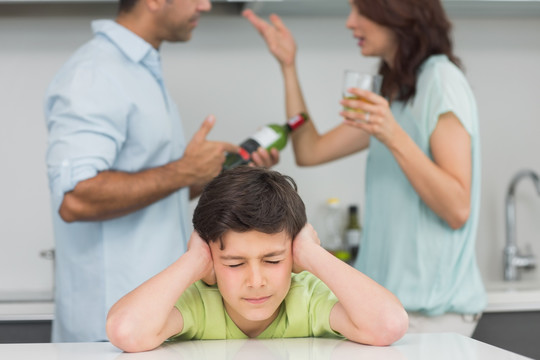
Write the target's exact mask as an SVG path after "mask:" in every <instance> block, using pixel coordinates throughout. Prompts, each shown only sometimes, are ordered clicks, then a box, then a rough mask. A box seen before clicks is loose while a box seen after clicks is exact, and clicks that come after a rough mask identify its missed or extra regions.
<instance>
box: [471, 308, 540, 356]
mask: <svg viewBox="0 0 540 360" xmlns="http://www.w3.org/2000/svg"><path fill="white" fill-rule="evenodd" d="M538 334H540V311H517V312H493V313H484V314H483V315H482V318H480V321H479V322H478V326H477V327H476V330H475V331H474V334H473V336H472V338H473V339H475V340H479V341H482V342H484V343H487V344H491V345H494V346H497V347H500V348H503V349H506V350H509V351H512V352H515V353H517V354H521V355H524V356H528V357H531V358H533V359H540V343H539V342H538V339H539V337H538Z"/></svg>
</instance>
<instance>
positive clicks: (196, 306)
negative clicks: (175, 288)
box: [171, 284, 204, 340]
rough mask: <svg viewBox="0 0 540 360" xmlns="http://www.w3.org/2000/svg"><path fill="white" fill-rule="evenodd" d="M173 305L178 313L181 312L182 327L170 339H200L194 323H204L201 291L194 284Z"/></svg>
mask: <svg viewBox="0 0 540 360" xmlns="http://www.w3.org/2000/svg"><path fill="white" fill-rule="evenodd" d="M175 307H176V308H177V309H178V311H180V314H182V318H183V320H184V327H183V328H182V331H181V332H180V333H179V334H176V335H175V336H173V337H172V338H171V339H175V340H176V339H179V340H180V339H181V340H191V339H196V338H197V339H200V338H201V334H200V332H198V331H197V326H196V325H197V324H201V323H204V321H203V319H204V305H203V300H202V297H201V293H200V292H199V289H198V288H197V286H196V285H195V284H193V285H191V286H190V287H188V288H187V289H186V291H184V293H183V294H182V296H180V298H179V299H178V301H177V302H176V304H175ZM196 319H198V320H196Z"/></svg>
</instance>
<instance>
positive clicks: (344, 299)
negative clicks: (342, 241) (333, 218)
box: [306, 246, 406, 333]
mask: <svg viewBox="0 0 540 360" xmlns="http://www.w3.org/2000/svg"><path fill="white" fill-rule="evenodd" d="M306 256H309V260H308V265H307V266H306V270H308V271H309V272H311V273H312V274H314V275H315V276H317V277H318V278H319V279H321V280H322V281H323V282H324V283H325V284H326V285H327V286H328V287H329V288H330V290H331V291H332V292H333V293H334V294H335V295H336V297H337V298H338V300H339V303H340V304H341V305H342V306H343V308H344V310H345V312H346V313H347V315H348V318H349V319H350V320H351V321H352V322H353V323H354V325H355V327H357V328H358V329H363V330H365V331H366V332H369V333H381V332H385V331H386V327H385V325H386V324H387V322H386V321H384V319H392V318H394V319H403V318H405V319H406V312H405V310H404V309H403V307H402V305H401V303H400V301H399V300H398V299H397V297H396V296H395V295H393V294H392V293H391V292H390V291H388V290H387V289H385V288H384V287H383V286H381V285H379V284H378V283H376V282H375V281H374V280H372V279H370V278H369V277H368V276H366V275H365V274H363V273H361V272H360V271H358V270H356V269H355V268H353V267H351V266H349V265H347V264H346V263H344V262H343V261H342V260H340V259H338V258H336V257H335V256H334V255H332V254H330V253H329V252H327V251H326V250H324V249H323V248H322V247H320V246H318V247H311V250H309V253H308V254H306Z"/></svg>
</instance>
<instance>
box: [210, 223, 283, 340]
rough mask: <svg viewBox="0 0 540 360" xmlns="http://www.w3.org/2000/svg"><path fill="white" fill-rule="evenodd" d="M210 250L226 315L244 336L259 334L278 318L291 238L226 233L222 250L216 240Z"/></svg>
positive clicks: (281, 235) (251, 233)
mask: <svg viewBox="0 0 540 360" xmlns="http://www.w3.org/2000/svg"><path fill="white" fill-rule="evenodd" d="M210 249H211V250H212V258H213V261H214V271H215V274H216V280H217V284H218V287H219V290H220V292H221V295H222V296H223V302H224V304H225V309H226V310H227V313H228V314H229V316H230V317H231V319H232V320H233V321H234V322H235V324H236V325H237V326H238V327H239V328H240V330H242V331H244V333H246V334H247V335H250V334H249V333H250V332H255V333H256V334H257V332H259V331H258V330H260V332H262V330H264V329H265V328H266V327H267V326H268V325H269V324H270V323H271V322H272V321H273V320H274V319H275V318H276V316H277V315H278V313H279V306H280V305H281V302H282V301H283V299H284V298H285V296H286V295H287V293H288V291H289V287H290V285H291V271H292V266H293V259H292V239H291V238H290V236H289V235H287V234H286V233H285V232H280V233H277V234H272V235H269V234H265V233H261V232H258V231H249V232H245V233H237V232H233V231H228V232H227V233H225V235H224V236H223V250H221V249H220V242H219V241H217V242H212V243H210ZM260 332H259V333H260ZM257 335H258V334H257Z"/></svg>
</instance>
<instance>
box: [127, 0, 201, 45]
mask: <svg viewBox="0 0 540 360" xmlns="http://www.w3.org/2000/svg"><path fill="white" fill-rule="evenodd" d="M211 8H212V5H211V3H210V0H120V4H119V10H118V17H117V21H118V22H119V23H121V24H122V25H124V26H126V27H128V28H129V29H131V30H132V31H134V32H135V33H136V34H138V35H139V36H141V37H142V38H143V39H145V40H146V41H148V42H149V43H150V44H152V45H153V46H154V47H155V48H159V46H160V45H161V43H162V42H163V41H169V42H184V41H189V40H190V39H191V33H192V32H193V30H194V29H195V27H196V26H197V23H198V20H199V17H200V16H201V13H202V12H207V11H210V9H211Z"/></svg>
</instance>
